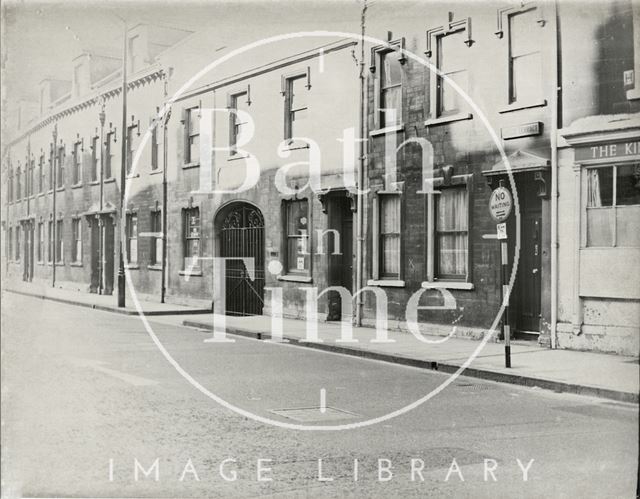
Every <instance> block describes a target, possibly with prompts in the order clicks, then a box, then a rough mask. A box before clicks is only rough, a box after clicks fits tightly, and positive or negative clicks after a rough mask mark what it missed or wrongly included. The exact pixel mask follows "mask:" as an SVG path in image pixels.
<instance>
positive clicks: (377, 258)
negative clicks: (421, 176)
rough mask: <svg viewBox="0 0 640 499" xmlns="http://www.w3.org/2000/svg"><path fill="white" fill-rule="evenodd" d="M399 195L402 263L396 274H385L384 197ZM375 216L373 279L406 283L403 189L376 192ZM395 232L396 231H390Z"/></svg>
mask: <svg viewBox="0 0 640 499" xmlns="http://www.w3.org/2000/svg"><path fill="white" fill-rule="evenodd" d="M391 196H397V197H398V198H399V207H398V209H399V214H398V215H399V227H398V232H397V235H398V239H399V241H400V242H399V245H400V255H399V257H400V265H399V268H398V273H397V274H396V275H393V274H387V275H385V273H384V269H383V263H382V259H383V244H382V238H383V236H384V234H383V233H382V223H383V217H382V206H383V203H382V198H384V197H391ZM373 205H374V206H373V217H372V225H373V252H372V253H373V255H372V256H373V280H374V281H376V282H380V283H384V282H385V281H386V282H389V283H402V285H404V238H403V237H402V229H403V227H404V221H405V218H404V217H405V213H404V195H403V192H402V191H395V190H379V191H377V192H376V193H375V194H374V198H373ZM390 234H395V232H393V233H390Z"/></svg>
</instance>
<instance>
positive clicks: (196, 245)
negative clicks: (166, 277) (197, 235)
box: [185, 239, 200, 257]
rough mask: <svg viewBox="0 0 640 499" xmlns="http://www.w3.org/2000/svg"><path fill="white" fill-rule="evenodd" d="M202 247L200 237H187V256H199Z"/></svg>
mask: <svg viewBox="0 0 640 499" xmlns="http://www.w3.org/2000/svg"><path fill="white" fill-rule="evenodd" d="M199 249H200V239H187V244H186V247H185V250H186V255H185V256H187V257H195V256H198V254H199Z"/></svg>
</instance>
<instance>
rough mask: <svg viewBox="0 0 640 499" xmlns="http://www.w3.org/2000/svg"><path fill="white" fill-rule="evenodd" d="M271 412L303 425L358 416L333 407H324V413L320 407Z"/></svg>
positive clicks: (274, 410)
mask: <svg viewBox="0 0 640 499" xmlns="http://www.w3.org/2000/svg"><path fill="white" fill-rule="evenodd" d="M271 412H273V413H274V414H277V415H278V416H282V417H285V418H288V419H293V420H295V421H300V422H303V423H313V422H317V421H336V420H338V419H351V418H355V417H357V416H358V414H354V413H353V412H348V411H343V410H342V409H336V408H334V407H326V408H325V409H324V412H322V411H321V410H320V407H298V408H291V409H273V410H272V411H271Z"/></svg>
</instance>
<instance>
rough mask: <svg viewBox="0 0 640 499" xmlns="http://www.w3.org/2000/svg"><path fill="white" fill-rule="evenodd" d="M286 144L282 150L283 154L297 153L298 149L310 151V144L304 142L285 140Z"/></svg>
mask: <svg viewBox="0 0 640 499" xmlns="http://www.w3.org/2000/svg"><path fill="white" fill-rule="evenodd" d="M284 140H285V142H286V144H285V145H284V147H283V148H282V149H281V151H282V152H289V151H297V150H298V149H309V147H310V146H309V144H308V143H307V142H304V141H297V142H296V141H295V140H293V139H290V138H289V139H284Z"/></svg>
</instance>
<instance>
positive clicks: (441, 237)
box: [436, 234, 468, 276]
mask: <svg viewBox="0 0 640 499" xmlns="http://www.w3.org/2000/svg"><path fill="white" fill-rule="evenodd" d="M436 242H437V245H438V275H441V276H442V275H447V276H451V275H455V276H466V275H467V251H468V249H467V234H438V235H437V241H436Z"/></svg>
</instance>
